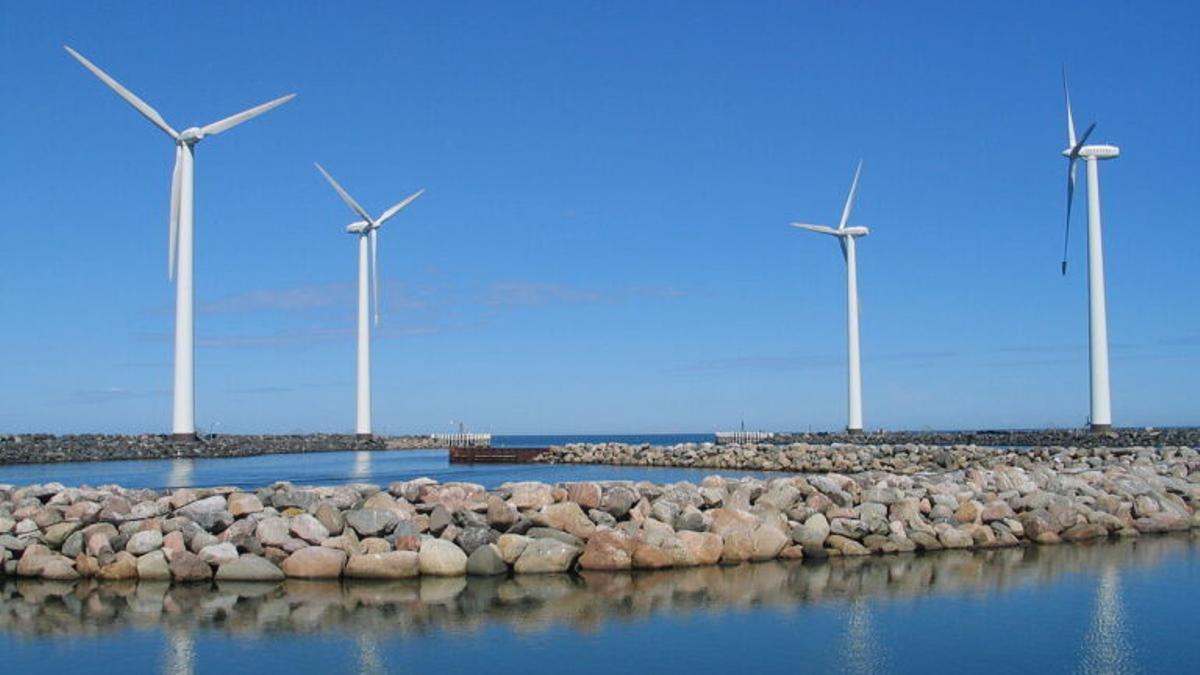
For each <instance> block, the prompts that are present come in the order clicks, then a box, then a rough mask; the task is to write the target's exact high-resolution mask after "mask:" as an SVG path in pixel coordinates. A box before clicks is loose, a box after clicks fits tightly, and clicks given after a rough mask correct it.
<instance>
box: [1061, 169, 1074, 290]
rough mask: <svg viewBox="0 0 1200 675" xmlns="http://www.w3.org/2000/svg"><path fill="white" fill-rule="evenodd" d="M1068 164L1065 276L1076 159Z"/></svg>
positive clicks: (1064, 255) (1064, 238)
mask: <svg viewBox="0 0 1200 675" xmlns="http://www.w3.org/2000/svg"><path fill="white" fill-rule="evenodd" d="M1067 162H1068V164H1067V227H1066V231H1065V233H1064V234H1063V257H1062V273H1063V276H1066V274H1067V244H1068V242H1070V241H1071V205H1072V204H1074V202H1075V158H1074V157H1070V158H1068V160H1067Z"/></svg>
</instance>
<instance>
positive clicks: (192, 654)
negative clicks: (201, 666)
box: [162, 628, 196, 675]
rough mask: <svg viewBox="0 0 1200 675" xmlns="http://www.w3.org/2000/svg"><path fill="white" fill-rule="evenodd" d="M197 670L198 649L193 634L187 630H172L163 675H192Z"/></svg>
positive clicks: (169, 635)
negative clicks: (193, 640)
mask: <svg viewBox="0 0 1200 675" xmlns="http://www.w3.org/2000/svg"><path fill="white" fill-rule="evenodd" d="M195 670H196V647H195V645H194V644H193V642H192V634H191V632H189V631H188V630H187V629H185V628H172V629H171V630H170V631H168V633H167V653H166V655H165V657H164V658H163V669H162V672H163V675H192V673H193V672H195Z"/></svg>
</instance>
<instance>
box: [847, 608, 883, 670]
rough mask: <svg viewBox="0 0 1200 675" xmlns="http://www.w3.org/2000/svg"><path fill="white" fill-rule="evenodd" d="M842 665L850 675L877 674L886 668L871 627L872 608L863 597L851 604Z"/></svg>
mask: <svg viewBox="0 0 1200 675" xmlns="http://www.w3.org/2000/svg"><path fill="white" fill-rule="evenodd" d="M842 663H843V665H844V667H845V669H846V672H848V673H864V674H868V673H875V672H879V671H880V670H881V669H882V668H883V666H884V663H883V656H882V654H881V653H880V649H879V645H878V644H876V640H875V633H874V631H873V630H872V627H871V608H870V606H869V605H868V604H867V601H866V600H865V599H863V598H861V597H859V598H855V599H854V600H853V601H851V602H850V607H849V612H848V616H847V617H846V635H845V638H844V639H843V641H842Z"/></svg>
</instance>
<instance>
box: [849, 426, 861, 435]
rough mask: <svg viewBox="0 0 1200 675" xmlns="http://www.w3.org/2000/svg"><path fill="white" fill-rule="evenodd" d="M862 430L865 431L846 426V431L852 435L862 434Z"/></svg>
mask: <svg viewBox="0 0 1200 675" xmlns="http://www.w3.org/2000/svg"><path fill="white" fill-rule="evenodd" d="M862 432H863V430H862V429H851V428H849V427H847V428H846V433H847V434H849V435H850V436H861V435H862Z"/></svg>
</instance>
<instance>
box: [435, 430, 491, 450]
mask: <svg viewBox="0 0 1200 675" xmlns="http://www.w3.org/2000/svg"><path fill="white" fill-rule="evenodd" d="M433 440H434V441H435V442H436V443H438V444H439V445H445V446H446V447H448V448H486V447H487V446H489V445H491V444H492V435H491V434H469V433H458V434H434V435H433Z"/></svg>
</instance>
